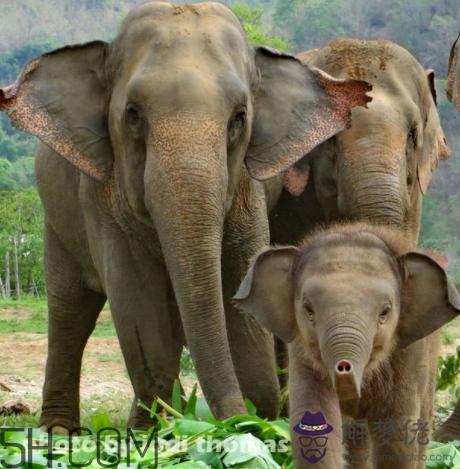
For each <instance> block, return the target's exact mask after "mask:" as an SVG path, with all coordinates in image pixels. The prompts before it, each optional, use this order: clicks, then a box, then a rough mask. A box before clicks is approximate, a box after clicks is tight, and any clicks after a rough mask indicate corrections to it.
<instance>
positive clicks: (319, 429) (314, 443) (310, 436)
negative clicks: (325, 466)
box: [294, 411, 333, 464]
mask: <svg viewBox="0 0 460 469" xmlns="http://www.w3.org/2000/svg"><path fill="white" fill-rule="evenodd" d="M332 430H333V427H332V426H331V425H329V424H328V423H327V422H326V419H325V418H324V415H323V414H322V412H317V413H316V414H312V413H311V412H308V411H307V412H305V414H304V415H303V417H302V420H301V422H300V423H298V424H297V425H296V426H295V427H294V431H295V432H296V433H298V434H299V435H300V436H299V442H300V446H301V448H300V452H301V454H302V457H303V458H304V459H305V460H306V461H308V462H310V463H312V464H315V463H317V462H319V461H321V459H323V458H324V457H325V456H326V451H327V440H328V437H327V436H326V435H327V434H328V433H330V432H332Z"/></svg>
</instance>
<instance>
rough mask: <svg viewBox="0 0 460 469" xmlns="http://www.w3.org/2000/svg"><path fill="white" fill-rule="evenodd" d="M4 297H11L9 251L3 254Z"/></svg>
mask: <svg viewBox="0 0 460 469" xmlns="http://www.w3.org/2000/svg"><path fill="white" fill-rule="evenodd" d="M5 297H6V299H7V300H9V299H10V298H11V279H10V253H9V251H6V254H5Z"/></svg>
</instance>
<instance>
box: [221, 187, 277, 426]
mask: <svg viewBox="0 0 460 469" xmlns="http://www.w3.org/2000/svg"><path fill="white" fill-rule="evenodd" d="M261 189H262V188H261ZM243 193H245V194H246V197H244V198H245V203H244V204H241V205H240V204H239V200H236V201H235V203H234V206H233V211H232V212H231V213H230V217H229V218H230V223H228V229H227V230H226V238H225V239H224V245H223V255H222V278H223V292H224V302H225V313H226V323H227V332H228V338H229V342H230V351H231V354H232V360H233V364H234V367H235V371H236V375H237V378H238V382H239V384H240V387H241V390H242V392H243V396H244V397H246V398H248V399H250V400H251V401H252V402H253V403H254V404H255V406H256V407H257V410H258V413H259V414H260V415H262V416H264V417H270V418H274V417H276V416H277V414H278V411H279V399H280V390H279V383H278V378H277V373H276V359H275V345H274V339H273V335H272V334H270V333H268V332H267V331H266V330H264V329H262V328H261V327H260V326H259V325H258V323H256V321H255V320H254V319H252V317H250V316H249V315H248V314H245V313H242V312H241V311H240V310H238V309H237V308H236V307H235V305H234V304H233V303H232V300H231V299H232V297H233V295H234V294H235V293H236V291H237V290H238V287H239V285H240V282H241V280H242V279H243V277H244V275H245V274H246V271H247V269H248V266H249V261H250V260H251V258H252V257H253V256H254V255H255V254H257V253H258V252H259V251H260V250H261V249H262V248H264V247H266V246H267V245H268V221H267V217H266V208H265V201H264V198H263V196H262V198H259V197H258V195H260V194H257V188H254V182H253V181H248V180H245V179H243V181H242V183H241V185H240V193H239V194H238V196H241V195H242V194H243ZM262 194H263V191H262Z"/></svg>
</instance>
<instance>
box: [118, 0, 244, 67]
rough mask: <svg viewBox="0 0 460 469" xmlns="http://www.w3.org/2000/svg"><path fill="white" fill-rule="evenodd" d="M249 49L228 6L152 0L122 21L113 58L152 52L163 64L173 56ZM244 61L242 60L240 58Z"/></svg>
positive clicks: (217, 57) (216, 55)
mask: <svg viewBox="0 0 460 469" xmlns="http://www.w3.org/2000/svg"><path fill="white" fill-rule="evenodd" d="M244 50H246V51H247V52H249V47H248V43H247V40H246V36H245V34H244V32H243V30H242V28H241V25H240V23H239V21H238V19H237V18H236V17H235V15H234V14H233V13H232V11H231V10H229V9H228V8H227V7H225V6H223V5H219V4H213V3H203V4H186V5H172V4H170V3H167V2H161V3H158V2H150V3H147V4H144V5H141V6H139V7H138V8H135V9H134V10H132V12H131V13H130V14H129V15H128V16H127V17H126V19H125V21H124V22H123V24H122V26H121V28H120V32H119V34H118V36H117V38H116V39H115V41H114V44H113V47H112V55H113V56H112V61H115V62H117V60H118V62H119V61H122V59H123V58H124V61H126V60H130V61H132V56H133V55H138V54H140V53H142V54H143V55H145V52H147V51H149V52H150V53H151V54H153V55H154V56H155V58H156V59H157V60H158V61H159V62H162V63H163V64H164V63H165V62H167V61H168V60H169V58H170V57H171V56H175V55H180V56H184V55H187V54H188V53H189V52H193V53H194V54H195V59H196V57H198V56H200V55H203V54H204V55H208V56H209V55H211V56H213V58H214V60H220V59H221V58H222V55H224V56H228V55H232V56H234V58H235V59H236V58H237V57H238V54H239V55H240V56H241V57H243V58H244V57H245V56H246V55H248V54H244V53H243V51H244ZM240 60H241V59H240Z"/></svg>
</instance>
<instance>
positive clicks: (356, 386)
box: [333, 360, 363, 401]
mask: <svg viewBox="0 0 460 469" xmlns="http://www.w3.org/2000/svg"><path fill="white" fill-rule="evenodd" d="M360 365H361V364H356V365H353V362H352V361H350V360H339V361H338V362H337V363H336V365H335V369H334V378H333V383H334V387H335V390H336V392H337V396H339V400H340V401H349V400H356V399H359V398H360V397H361V381H362V377H363V367H362V366H360Z"/></svg>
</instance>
